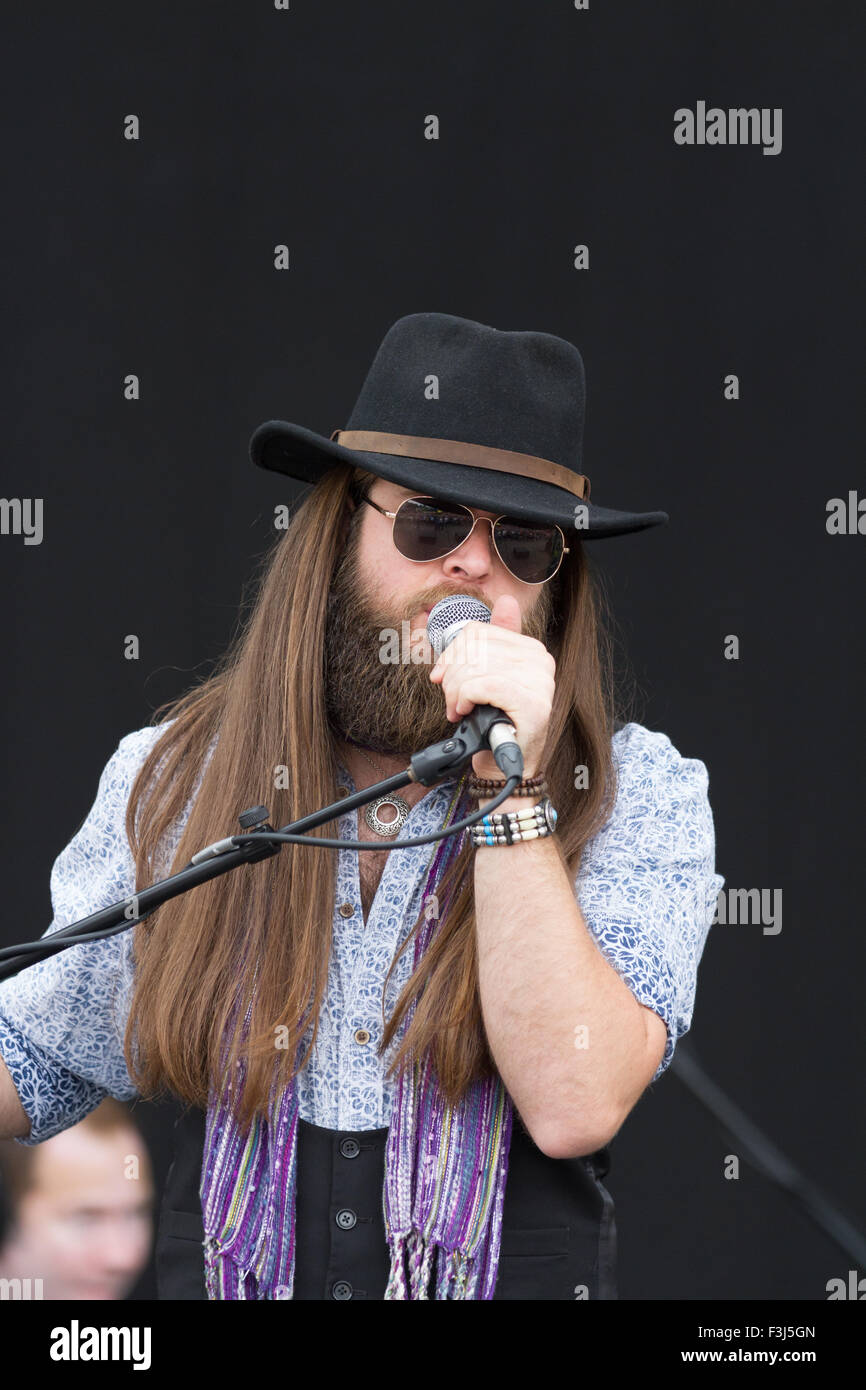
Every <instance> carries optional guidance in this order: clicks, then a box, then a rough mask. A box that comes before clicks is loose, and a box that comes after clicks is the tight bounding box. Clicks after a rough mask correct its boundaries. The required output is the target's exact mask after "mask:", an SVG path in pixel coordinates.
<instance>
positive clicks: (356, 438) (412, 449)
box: [331, 430, 589, 502]
mask: <svg viewBox="0 0 866 1390" xmlns="http://www.w3.org/2000/svg"><path fill="white" fill-rule="evenodd" d="M331 439H332V440H333V441H334V442H335V443H336V444H341V445H342V446H343V447H344V448H346V449H357V450H359V452H361V453H373V454H399V455H400V456H401V457H404V458H419V459H435V460H436V461H437V462H439V463H459V464H463V465H466V466H467V467H469V468H490V469H493V471H494V472H496V473H518V474H519V475H520V476H521V477H523V478H535V479H537V481H538V482H540V483H553V484H554V486H555V487H561V488H565V490H566V492H571V493H573V494H574V496H575V497H583V498H584V499H585V500H586V501H587V502H588V501H589V478H586V477H584V475H583V474H582V473H572V472H571V470H570V469H568V468H563V467H561V465H560V464H558V463H551V462H550V460H549V459H541V458H535V457H533V455H532V454H517V453H512V451H511V450H510V449H489V448H487V446H486V445H484V444H466V443H464V442H463V440H461V439H430V438H428V437H427V436H426V435H414V434H380V433H378V432H376V431H375V430H334V431H333V433H332V434H331Z"/></svg>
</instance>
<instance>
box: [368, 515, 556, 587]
mask: <svg viewBox="0 0 866 1390" xmlns="http://www.w3.org/2000/svg"><path fill="white" fill-rule="evenodd" d="M361 501H362V502H368V503H369V504H370V506H371V507H375V509H376V511H377V512H381V513H382V516H387V517H389V518H390V520H391V533H392V536H393V539H394V544H395V546H396V547H397V549H398V550H399V552H400V554H401V555H402V556H403V557H404V559H406V560H413V561H414V562H415V563H416V564H419V565H420V564H424V563H425V562H426V561H428V560H443V559H444V558H445V556H446V555H450V554H451V552H452V551H453V550H459V548H460V546H461V545H462V544H463V542H464V541H466V540H468V539H469V537H470V536H471V535H472V532H473V531H474V530H475V527H476V525H477V523H478V522H479V521H490V518H489V517H482V516H473V514H472V512H471V511H470V510H469V508H468V507H464V506H463V504H462V503H461V502H444V501H442V500H441V499H440V498H438V497H407V498H406V500H405V501H404V502H401V503H400V505H399V507H398V508H397V510H396V511H395V512H389V511H386V509H385V508H384V507H380V506H379V504H378V502H374V501H373V500H372V498H370V497H362V498H361ZM490 529H491V532H492V534H493V545H494V548H495V550H496V554H497V555H498V556H499V558H500V560H501V561H502V563H503V565H504V566H505V568H506V569H507V570H508V571H509V573H510V574H513V575H514V577H515V579H520V580H522V581H523V583H524V584H546V583H547V581H548V579H552V578H553V576H554V575H555V574H556V572H557V570H558V569H559V567H560V565H561V564H562V557H563V555H567V554H568V553H569V551H568V546H567V545H566V544H565V536H564V535H563V533H562V531H561V530H560V529H559V527H558V526H556V525H553V524H550V523H545V522H534V521H518V520H517V519H516V518H514V517H511V516H498V517H496V518H495V520H493V521H491V522H490Z"/></svg>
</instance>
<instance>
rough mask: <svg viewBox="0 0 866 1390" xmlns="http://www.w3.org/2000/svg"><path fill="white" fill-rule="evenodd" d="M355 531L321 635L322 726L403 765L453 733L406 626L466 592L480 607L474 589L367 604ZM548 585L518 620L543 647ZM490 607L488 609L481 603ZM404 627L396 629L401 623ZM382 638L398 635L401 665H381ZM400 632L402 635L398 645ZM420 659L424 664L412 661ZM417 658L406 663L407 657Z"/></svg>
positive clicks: (424, 592) (427, 662) (423, 592)
mask: <svg viewBox="0 0 866 1390" xmlns="http://www.w3.org/2000/svg"><path fill="white" fill-rule="evenodd" d="M357 534H358V533H357V529H356V528H355V527H352V528H351V530H350V534H349V540H348V544H347V547H346V550H345V552H344V554H343V555H342V557H341V558H340V560H339V562H338V564H337V568H336V570H335V573H334V577H333V580H332V582H331V587H330V590H329V594H328V611H327V627H326V634H325V700H326V706H327V712H328V721H329V724H330V726H331V729H332V731H333V732H334V733H335V734H336V735H337V736H338V737H343V738H347V739H349V740H351V741H352V742H354V743H360V744H361V745H362V746H363V747H365V748H369V749H371V750H372V751H373V752H376V753H385V754H389V753H390V754H394V755H396V756H399V757H406V758H409V757H411V756H412V754H413V753H417V752H419V751H420V750H421V749H422V748H426V747H427V746H428V745H429V744H431V743H438V742H439V740H440V739H444V738H447V737H448V736H449V734H451V733H453V731H454V728H455V724H454V723H453V722H452V721H451V720H450V719H448V718H447V717H446V714H445V698H444V696H443V694H442V690H441V688H440V687H439V686H438V685H434V684H433V683H432V682H431V680H430V671H431V669H432V665H433V658H432V655H431V651H430V645H429V642H428V641H427V639H426V636H425V637H421V636H419V635H416V636H415V639H414V642H412V643H411V646H410V637H409V635H408V623H409V621H410V620H411V618H412V617H413V616H414V614H416V613H417V612H418V611H419V610H420V609H422V608H432V607H433V604H434V603H436V602H438V600H439V599H441V598H446V597H448V595H449V594H454V593H466V594H470V595H471V596H472V597H474V598H479V599H481V602H482V603H486V601H485V600H484V598H483V596H482V595H481V594H480V593H479V592H478V590H477V586H476V585H473V584H472V583H470V582H467V583H466V584H462V585H460V586H459V587H457V586H455V585H454V584H453V583H452V584H442V585H439V586H436V587H433V588H426V589H419V590H417V591H415V593H413V594H412V595H410V596H409V598H407V599H406V600H404V601H402V602H401V601H398V600H394V601H393V602H392V603H391V604H389V605H388V606H387V607H384V606H383V607H380V606H379V605H378V604H377V603H375V602H373V601H371V600H370V599H369V597H368V595H367V593H366V591H365V589H364V587H363V585H362V583H361V580H360V577H359V574H358V563H357V555H358V544H357ZM551 589H552V586H551V585H550V584H544V585H542V586H541V589H540V591H539V594H538V598H537V599H536V602H535V605H534V607H533V608H532V609H531V610H530V612H529V613H528V614H527V615H525V616H524V617H523V619H522V626H521V631H522V632H524V633H525V634H527V635H528V636H530V637H535V638H537V639H538V640H539V641H541V642H543V643H544V644H545V646H546V645H547V642H548V637H549V629H550V625H551V620H552V615H553V604H554V594H553V593H552V592H551ZM486 606H487V607H488V608H489V606H490V605H489V604H486ZM404 621H405V623H406V624H407V626H406V628H405V629H404V628H403V627H402V624H403V622H404ZM385 633H394V634H396V640H395V639H394V638H392V639H391V643H390V651H391V652H392V653H393V652H394V651H395V649H396V650H397V651H398V652H399V655H400V657H401V659H400V660H397V661H394V660H383V653H385V652H387V651H388V650H389V648H388V646H386V645H385V637H384V636H383V634H385ZM404 633H405V634H406V636H405V640H404ZM422 653H423V655H424V657H425V658H426V659H423V660H420V661H419V660H418V659H417V655H421V654H422ZM413 654H417V655H416V659H415V660H412V655H413Z"/></svg>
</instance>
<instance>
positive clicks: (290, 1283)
mask: <svg viewBox="0 0 866 1390" xmlns="http://www.w3.org/2000/svg"><path fill="white" fill-rule="evenodd" d="M463 787H464V782H461V783H460V784H459V786H458V788H457V791H456V793H455V796H454V799H453V800H452V803H451V807H450V808H449V813H448V816H447V817H446V824H451V823H452V821H455V820H459V819H460V818H461V816H463V815H465V814H467V812H468V806H469V803H468V801H467V800H466V799H464V797H463V796H462V791H463ZM465 834H466V832H465V831H463V832H462V833H461V834H460V835H452V836H449V837H448V838H446V839H444V840H440V841H438V842H437V844H436V847H435V852H434V853H433V855H432V856H431V860H430V864H429V866H428V871H427V880H426V883H425V886H424V892H423V899H422V900H423V905H424V920H423V922H422V925H421V926H420V927H419V930H418V933H417V935H416V938H415V954H414V963H413V969H414V967H415V966H417V965H418V962H419V961H420V960H421V957H422V956H423V954H424V952H425V950H426V949H427V947H428V946H429V944H430V942H431V940H432V939H433V935H434V933H435V931H436V928H437V926H438V923H439V921H440V920H441V917H442V916H444V912H445V909H446V908H447V903H446V904H445V905H444V907H443V906H442V905H440V904H439V903H438V899H437V898H436V895H435V886H436V885H437V884H438V882H439V879H440V877H441V875H442V873H443V872H444V870H445V868H446V866H447V864H448V863H449V862H450V860H451V857H452V856H453V855H456V854H457V852H458V851H459V848H460V846H461V844H462V843H463V839H464V836H465ZM431 908H432V909H433V910H432V911H431V910H430V909H431ZM414 1013H415V1004H414V1002H413V1003H412V1004H411V1005H410V1007H409V1009H408V1010H407V1016H406V1020H405V1024H404V1028H408V1026H409V1023H410V1022H411V1019H412V1017H413V1016H414ZM249 1019H250V1014H249V1012H248V1014H247V1020H246V1021H247V1024H249ZM299 1055H300V1054H299ZM238 1070H239V1072H240V1074H241V1079H242V1077H243V1072H244V1064H243V1062H241V1063H239V1064H238ZM298 1118H299V1111H298V1096H297V1086H296V1083H295V1081H294V1080H293V1081H292V1082H291V1083H290V1084H289V1085H288V1086H287V1087H285V1088H284V1089H283V1092H282V1094H281V1095H279V1096H278V1095H277V1094H276V1086H275V1087H274V1089H273V1090H272V1092H271V1100H270V1107H269V1113H268V1116H267V1117H264V1116H257V1117H256V1119H255V1120H254V1122H253V1124H252V1126H251V1127H250V1128H249V1129H248V1130H246V1131H241V1130H240V1129H239V1128H238V1126H237V1124H236V1123H235V1119H234V1115H233V1112H232V1107H231V1104H230V1101H229V1100H228V1098H227V1096H226V1093H225V1092H224V1093H223V1095H222V1096H221V1097H217V1096H216V1094H215V1093H214V1091H213V1090H212V1091H211V1096H210V1101H209V1104H208V1112H207V1121H206V1125H205V1142H204V1154H203V1160H202V1178H201V1188H200V1192H201V1202H202V1212H203V1215H204V1232H205V1239H204V1259H205V1286H206V1289H207V1295H208V1298H209V1299H247V1298H250V1299H270V1298H292V1297H293V1290H294V1269H295V1174H296V1160H297V1142H298ZM512 1119H513V1107H512V1103H511V1099H510V1097H509V1095H508V1092H507V1091H506V1089H505V1087H504V1085H503V1083H502V1081H501V1078H499V1077H498V1076H493V1077H489V1078H486V1079H484V1080H481V1081H476V1082H474V1083H473V1084H472V1085H471V1086H470V1087H469V1089H468V1090H467V1092H466V1093H465V1095H464V1096H463V1098H462V1100H461V1101H460V1102H459V1103H458V1104H457V1105H456V1106H455V1107H451V1106H449V1105H448V1104H447V1103H446V1102H445V1100H444V1098H443V1096H442V1094H441V1092H440V1090H439V1086H438V1084H437V1081H436V1076H435V1074H434V1072H433V1068H432V1065H431V1063H430V1061H429V1058H427V1057H425V1058H424V1059H422V1060H420V1061H418V1060H416V1061H415V1062H414V1063H410V1064H409V1065H408V1067H407V1066H404V1067H403V1068H402V1070H401V1071H400V1072H399V1074H398V1077H397V1080H396V1083H395V1090H394V1098H393V1105H392V1111H391V1121H390V1125H389V1129H388V1140H387V1144H386V1149H385V1182H384V1186H383V1191H382V1210H383V1215H384V1220H385V1234H386V1239H387V1241H388V1247H389V1252H390V1258H391V1268H390V1276H389V1279H388V1285H387V1288H386V1290H385V1298H386V1299H389V1298H390V1299H429V1298H431V1297H433V1298H436V1299H447V1298H454V1299H458V1298H462V1299H492V1297H493V1290H494V1287H495V1285H496V1273H497V1267H498V1262H499V1248H500V1244H501V1239H502V1210H503V1205H504V1201H505V1186H506V1182H507V1178H508V1153H509V1148H510V1144H511V1126H512ZM431 1280H432V1291H431Z"/></svg>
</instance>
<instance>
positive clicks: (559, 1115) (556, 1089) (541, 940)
mask: <svg viewBox="0 0 866 1390" xmlns="http://www.w3.org/2000/svg"><path fill="white" fill-rule="evenodd" d="M520 804H521V803H518V802H517V801H516V799H510V800H509V801H508V802H506V803H505V804H504V806H503V807H502V808H501V809H503V810H504V809H511V808H512V807H517V806H519V805H520ZM526 804H527V803H526V801H525V800H523V801H522V805H523V806H525V805H526ZM475 911H476V930H477V940H478V971H479V992H480V997H481V1008H482V1014H483V1017H484V1025H485V1029H486V1033H487V1038H488V1042H489V1044H490V1050H491V1053H492V1055H493V1058H494V1061H495V1063H496V1066H497V1069H498V1070H499V1073H500V1075H501V1076H502V1079H503V1081H504V1083H505V1085H506V1087H507V1088H508V1091H509V1093H510V1095H511V1097H512V1099H513V1101H514V1103H515V1105H516V1107H517V1109H518V1111H519V1113H520V1115H521V1117H522V1119H523V1121H524V1123H525V1125H526V1127H527V1129H528V1130H529V1132H530V1134H531V1135H532V1137H533V1139H534V1140H535V1142H536V1143H537V1144H538V1145H539V1147H540V1148H542V1149H544V1150H545V1152H550V1154H551V1156H552V1157H568V1156H572V1155H573V1154H576V1153H592V1152H593V1151H594V1150H595V1149H597V1148H599V1147H601V1146H602V1145H603V1144H604V1143H606V1142H607V1141H608V1140H609V1139H610V1138H611V1137H612V1136H613V1134H615V1133H616V1131H617V1129H618V1128H619V1126H620V1124H621V1123H622V1120H623V1118H624V1117H625V1115H626V1114H627V1113H628V1111H629V1110H630V1109H631V1107H632V1105H633V1104H634V1103H635V1101H636V1100H637V1098H638V1095H639V1094H640V1093H641V1090H642V1088H643V1084H644V1082H643V1079H642V1074H641V1066H640V1065H639V1064H640V1062H641V1059H643V1058H644V1057H645V1056H646V1052H647V1029H646V1022H645V1019H644V1011H643V1010H642V1008H641V1006H640V1004H639V1003H638V1002H637V1000H636V998H635V997H634V995H633V994H632V992H631V990H630V989H629V987H628V985H627V984H626V983H625V982H624V981H623V980H622V979H621V977H620V976H619V975H618V974H617V972H616V970H614V968H613V966H611V965H610V964H609V963H608V962H607V960H605V958H604V956H603V955H602V954H601V952H600V950H599V949H598V947H597V946H596V944H595V942H594V940H593V938H592V936H591V934H590V932H589V929H588V928H587V925H586V922H585V920H584V918H583V914H582V912H581V911H580V907H579V905H578V903H577V900H576V898H575V893H574V888H573V885H572V882H571V879H570V877H569V873H568V869H567V867H566V865H565V862H564V860H563V858H562V855H561V852H560V847H559V841H558V839H557V837H556V835H550V836H546V837H544V838H542V839H538V840H531V841H524V842H521V843H518V844H514V845H509V846H507V847H506V846H497V847H495V848H494V847H489V848H488V847H482V848H480V849H477V850H476V851H475ZM637 1078H640V1079H637Z"/></svg>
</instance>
